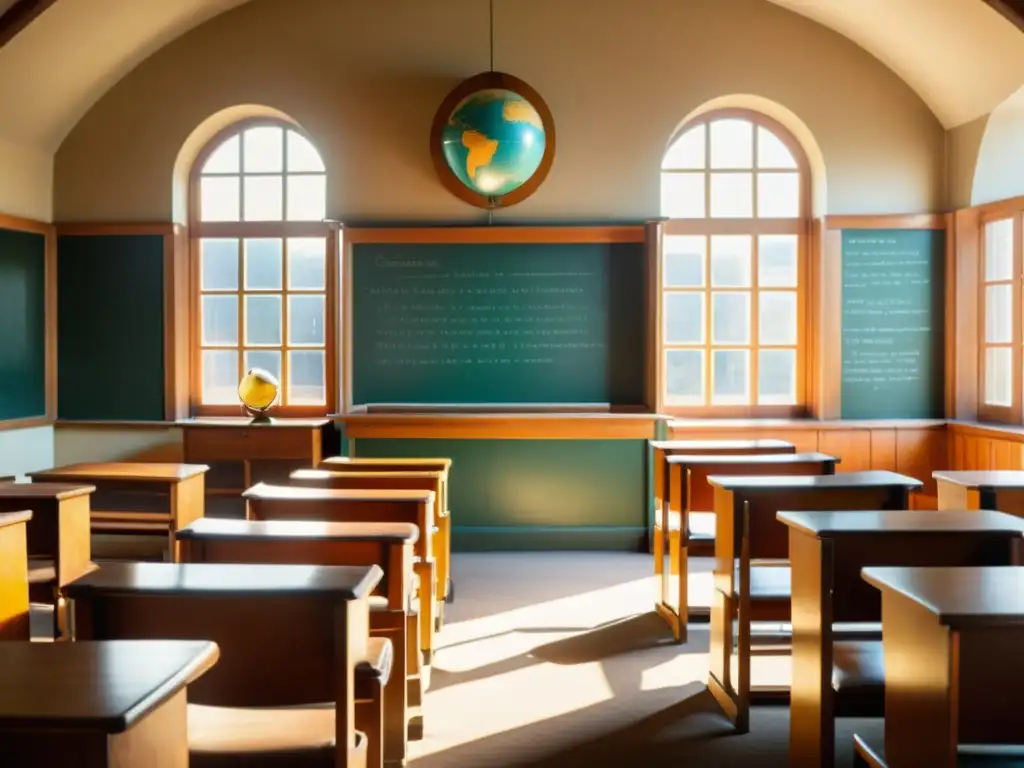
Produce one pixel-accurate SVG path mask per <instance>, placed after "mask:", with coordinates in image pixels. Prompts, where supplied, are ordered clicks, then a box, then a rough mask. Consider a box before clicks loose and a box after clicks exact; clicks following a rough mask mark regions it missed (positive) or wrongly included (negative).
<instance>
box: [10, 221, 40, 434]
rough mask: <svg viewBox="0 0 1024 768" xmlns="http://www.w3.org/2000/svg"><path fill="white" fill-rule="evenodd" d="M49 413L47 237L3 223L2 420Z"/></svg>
mask: <svg viewBox="0 0 1024 768" xmlns="http://www.w3.org/2000/svg"><path fill="white" fill-rule="evenodd" d="M45 415H46V238H45V236H44V235H41V234H37V233H35V232H19V231H15V230H9V229H0V420H10V419H25V418H32V417H34V416H45Z"/></svg>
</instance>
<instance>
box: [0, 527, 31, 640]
mask: <svg viewBox="0 0 1024 768" xmlns="http://www.w3.org/2000/svg"><path fill="white" fill-rule="evenodd" d="M31 519H32V513H31V512H29V511H28V510H19V511H17V512H4V513H2V514H0V640H28V639H29V638H30V637H31V631H30V628H29V615H28V543H27V542H28V531H27V524H28V522H29V520H31Z"/></svg>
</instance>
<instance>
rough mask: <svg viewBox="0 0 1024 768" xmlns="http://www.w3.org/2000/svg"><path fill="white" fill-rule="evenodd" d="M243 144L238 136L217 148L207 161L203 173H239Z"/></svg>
mask: <svg viewBox="0 0 1024 768" xmlns="http://www.w3.org/2000/svg"><path fill="white" fill-rule="evenodd" d="M241 147H242V142H241V140H240V139H239V138H238V135H237V134H236V135H234V136H232V137H231V138H230V139H228V140H227V141H225V142H224V143H223V144H221V145H220V146H219V147H217V148H216V149H215V150H213V152H211V153H210V156H209V157H208V158H207V160H206V164H205V165H204V166H203V173H239V172H240V171H241V170H242V169H241V167H240V152H241Z"/></svg>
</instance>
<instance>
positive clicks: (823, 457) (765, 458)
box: [665, 451, 840, 465]
mask: <svg viewBox="0 0 1024 768" xmlns="http://www.w3.org/2000/svg"><path fill="white" fill-rule="evenodd" d="M665 461H667V462H668V463H669V464H684V465H686V464H723V465H724V464H810V463H812V462H818V463H826V462H835V463H836V464H838V463H839V462H840V459H838V458H836V457H835V456H830V455H829V454H827V453H818V452H817V451H809V452H807V453H739V454H717V455H715V454H709V455H703V456H701V455H698V454H693V453H683V454H678V453H677V454H673V455H671V456H666V457H665Z"/></svg>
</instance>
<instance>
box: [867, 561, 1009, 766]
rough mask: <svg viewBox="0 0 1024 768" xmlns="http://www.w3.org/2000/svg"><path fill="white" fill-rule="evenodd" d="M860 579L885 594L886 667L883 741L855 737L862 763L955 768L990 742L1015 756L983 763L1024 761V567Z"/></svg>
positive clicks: (901, 571) (874, 571)
mask: <svg viewBox="0 0 1024 768" xmlns="http://www.w3.org/2000/svg"><path fill="white" fill-rule="evenodd" d="M862 574H863V578H864V580H865V581H866V582H867V583H868V584H871V585H872V586H874V587H876V588H877V589H878V590H879V591H880V592H881V596H882V646H883V653H884V663H885V736H884V743H883V744H873V743H871V742H870V741H868V740H866V739H863V738H860V739H858V740H857V741H856V742H855V749H858V752H859V753H860V755H861V758H860V759H861V760H862V764H863V762H864V761H866V759H867V754H865V753H870V755H871V757H870V759H871V760H873V761H874V762H873V763H868V764H875V765H880V766H888V768H917V766H928V768H953V766H959V765H963V764H964V763H965V762H966V761H967V760H968V759H970V754H969V753H970V752H974V753H975V756H976V757H977V753H978V752H981V751H982V750H985V749H986V748H987V747H990V745H991V746H992V747H996V748H997V749H995V750H991V751H992V752H998V751H1001V750H998V747H1009V748H1010V750H1008V751H1010V752H1011V754H1010V755H1005V754H1004V755H1000V754H993V755H990V756H989V757H988V758H984V757H982V758H981V759H987V760H990V761H994V760H1004V761H1005V760H1008V759H1013V758H1016V759H1018V760H1020V759H1021V758H1022V757H1024V753H1022V750H1021V748H1020V745H1021V742H1024V734H1022V731H1021V727H1020V724H1021V719H1020V710H1019V708H1018V706H1019V698H1020V691H1021V688H1022V686H1024V661H1022V658H1021V648H1022V647H1024V568H1021V567H1014V568H1006V567H1002V568H1000V567H983V568H891V567H869V568H865V569H864V570H863V571H862ZM865 747H868V749H865ZM964 747H968V749H966V750H965V749H964ZM962 752H963V753H964V754H961V753H962ZM975 763H976V764H993V763H981V762H978V760H977V759H976V760H975ZM994 764H996V765H1001V764H1006V763H1005V762H1003V763H999V762H995V763H994Z"/></svg>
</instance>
